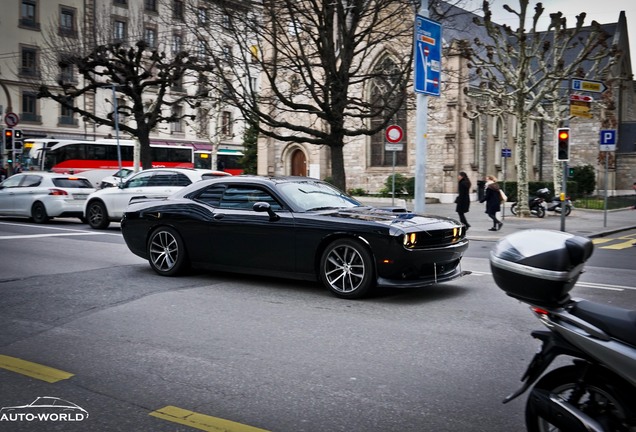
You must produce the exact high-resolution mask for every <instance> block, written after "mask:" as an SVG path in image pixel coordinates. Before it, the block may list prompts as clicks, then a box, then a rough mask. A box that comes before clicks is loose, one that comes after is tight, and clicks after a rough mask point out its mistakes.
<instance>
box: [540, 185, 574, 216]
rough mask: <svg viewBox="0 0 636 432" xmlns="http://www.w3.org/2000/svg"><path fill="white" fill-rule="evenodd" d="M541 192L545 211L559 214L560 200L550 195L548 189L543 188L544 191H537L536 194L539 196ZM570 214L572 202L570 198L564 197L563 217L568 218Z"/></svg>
mask: <svg viewBox="0 0 636 432" xmlns="http://www.w3.org/2000/svg"><path fill="white" fill-rule="evenodd" d="M541 191H544V192H542V196H544V201H545V202H546V203H547V205H546V210H547V211H553V212H556V213H561V199H559V197H556V196H555V197H553V196H552V193H551V192H550V189H547V188H544V189H539V190H538V191H537V194H539V193H540V192H541ZM570 213H572V201H570V197H566V198H565V215H566V216H569V215H570Z"/></svg>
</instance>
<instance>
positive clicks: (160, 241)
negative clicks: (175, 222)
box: [148, 227, 188, 276]
mask: <svg viewBox="0 0 636 432" xmlns="http://www.w3.org/2000/svg"><path fill="white" fill-rule="evenodd" d="M148 262H149V263H150V267H152V269H153V270H154V271H155V272H157V273H158V274H160V275H162V276H175V275H178V274H180V273H182V272H184V271H185V270H186V269H187V268H188V258H187V253H186V249H185V245H184V243H183V240H182V239H181V236H180V235H179V233H178V232H177V230H175V229H174V228H170V227H160V228H157V229H156V230H155V231H153V233H152V234H151V235H150V239H149V240H148Z"/></svg>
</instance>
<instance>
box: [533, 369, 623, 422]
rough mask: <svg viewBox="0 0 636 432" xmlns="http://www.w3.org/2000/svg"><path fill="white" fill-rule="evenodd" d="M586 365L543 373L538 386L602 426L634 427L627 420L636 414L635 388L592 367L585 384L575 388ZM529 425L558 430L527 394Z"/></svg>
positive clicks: (586, 376) (536, 386)
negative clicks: (539, 413)
mask: <svg viewBox="0 0 636 432" xmlns="http://www.w3.org/2000/svg"><path fill="white" fill-rule="evenodd" d="M583 367H585V366H584V365H573V366H565V367H562V368H559V369H555V370H553V371H552V372H550V373H548V374H546V375H545V376H543V378H541V379H540V380H539V381H538V382H537V384H536V385H535V388H538V389H541V390H545V391H548V392H550V393H553V394H556V395H558V396H560V397H561V398H562V399H564V400H565V401H566V402H568V403H569V404H571V405H573V406H575V407H576V408H577V409H579V410H581V411H583V412H584V413H585V414H587V415H589V416H590V417H592V418H593V419H594V420H596V421H597V422H599V423H600V424H601V425H602V426H603V430H607V431H615V432H619V431H625V432H627V431H630V430H632V429H631V428H630V427H629V426H628V425H626V424H625V422H626V420H627V419H632V420H633V418H634V405H633V404H630V403H629V401H631V400H632V399H633V398H632V396H633V394H634V389H633V388H631V387H630V386H629V385H628V384H627V383H625V382H623V381H622V380H620V379H618V378H616V377H615V376H614V375H612V374H609V373H607V372H604V371H602V370H591V371H588V372H587V373H586V375H585V380H584V381H585V384H584V387H583V388H579V389H578V390H581V391H577V392H575V391H574V390H575V389H576V388H577V386H579V383H578V381H579V380H580V379H581V377H582V376H583V370H582V369H583ZM526 427H527V429H528V432H547V431H554V430H555V429H554V427H553V426H552V425H550V424H549V423H548V421H547V420H545V419H543V418H541V417H539V416H538V414H537V413H536V410H535V409H534V403H533V399H532V397H529V398H528V402H527V404H526ZM564 432H565V431H564Z"/></svg>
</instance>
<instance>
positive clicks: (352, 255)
mask: <svg viewBox="0 0 636 432" xmlns="http://www.w3.org/2000/svg"><path fill="white" fill-rule="evenodd" d="M319 277H320V280H321V282H322V283H323V284H324V285H325V286H326V287H327V288H329V290H330V291H331V292H332V293H333V294H334V295H336V296H337V297H340V298H347V299H355V298H360V297H364V296H365V295H367V294H368V293H369V292H370V291H371V289H372V288H373V285H374V283H375V279H374V276H373V258H372V256H371V253H370V252H369V250H368V249H367V248H366V247H365V246H364V245H363V244H362V243H360V242H359V241H357V240H353V239H339V240H335V241H334V242H333V243H331V244H330V245H329V246H327V248H326V249H325V251H324V252H323V253H322V257H321V259H320V269H319Z"/></svg>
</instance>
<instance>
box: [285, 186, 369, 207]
mask: <svg viewBox="0 0 636 432" xmlns="http://www.w3.org/2000/svg"><path fill="white" fill-rule="evenodd" d="M279 189H280V191H281V192H282V193H283V195H285V197H286V198H287V199H288V200H289V201H291V203H292V204H294V205H295V206H296V207H298V208H299V209H300V210H301V211H312V210H328V209H338V208H351V207H357V206H360V205H361V204H360V203H359V202H358V201H356V200H355V199H353V198H351V197H350V196H348V195H345V194H344V193H342V192H341V191H339V190H338V189H336V188H335V187H333V186H331V185H330V184H328V183H324V182H320V181H302V182H288V183H281V184H280V185H279Z"/></svg>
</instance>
